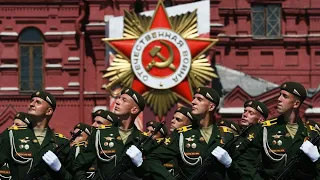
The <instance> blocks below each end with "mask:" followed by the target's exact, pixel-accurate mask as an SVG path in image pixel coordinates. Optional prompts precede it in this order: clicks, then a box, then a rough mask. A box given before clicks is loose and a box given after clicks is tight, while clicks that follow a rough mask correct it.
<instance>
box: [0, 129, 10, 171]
mask: <svg viewBox="0 0 320 180" xmlns="http://www.w3.org/2000/svg"><path fill="white" fill-rule="evenodd" d="M8 157H10V144H9V133H8V130H5V131H3V132H2V133H1V134H0V166H2V165H3V164H4V163H6V162H8Z"/></svg>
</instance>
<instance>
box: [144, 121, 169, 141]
mask: <svg viewBox="0 0 320 180" xmlns="http://www.w3.org/2000/svg"><path fill="white" fill-rule="evenodd" d="M159 125H160V123H159V122H157V121H148V122H147V123H146V132H145V133H146V135H147V136H150V135H151V134H152V133H153V132H154V129H155V128H157V126H159ZM167 135H168V129H167V127H165V126H163V127H162V128H161V129H160V130H159V131H158V132H157V133H156V134H155V135H154V136H153V139H155V140H157V141H161V140H162V139H163V138H165V137H167Z"/></svg>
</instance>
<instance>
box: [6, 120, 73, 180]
mask: <svg viewBox="0 0 320 180" xmlns="http://www.w3.org/2000/svg"><path fill="white" fill-rule="evenodd" d="M68 143H69V142H68V139H67V138H66V137H64V136H63V135H62V134H55V133H54V132H53V131H52V130H51V129H50V128H49V127H48V128H47V131H46V134H45V137H44V139H43V142H42V144H41V145H40V144H39V142H38V139H37V137H36V136H35V133H34V131H33V129H31V128H28V127H18V126H12V127H10V128H8V129H7V130H5V131H4V132H3V134H2V136H1V140H0V144H1V145H0V152H1V153H0V164H3V163H6V162H7V163H8V164H9V168H10V171H11V175H12V178H13V179H14V180H20V179H23V178H24V177H25V176H26V175H27V172H28V170H29V168H30V167H31V166H34V165H35V164H37V162H38V161H41V160H42V156H43V155H44V153H46V152H47V151H48V150H51V151H54V149H55V148H56V147H57V146H61V145H63V144H68ZM58 158H59V160H60V162H61V164H62V167H61V169H60V170H59V171H58V172H54V171H52V170H51V169H50V167H49V166H47V167H46V172H45V174H44V175H42V178H43V179H45V180H51V179H52V180H56V179H65V180H67V179H72V175H71V173H70V172H71V170H70V168H71V165H72V156H71V153H70V148H69V146H66V147H65V148H63V149H62V150H61V151H60V153H59V154H58ZM67 170H69V171H67Z"/></svg>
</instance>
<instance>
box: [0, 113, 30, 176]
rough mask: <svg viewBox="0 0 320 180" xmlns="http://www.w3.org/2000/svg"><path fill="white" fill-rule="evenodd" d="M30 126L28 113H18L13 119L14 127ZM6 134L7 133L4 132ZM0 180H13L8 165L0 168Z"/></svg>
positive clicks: (5, 164)
mask: <svg viewBox="0 0 320 180" xmlns="http://www.w3.org/2000/svg"><path fill="white" fill-rule="evenodd" d="M28 124H30V121H29V119H28V115H27V113H24V112H18V113H17V114H16V115H15V117H14V118H13V125H12V126H23V127H27V125H28ZM4 133H5V132H4ZM0 179H8V180H10V179H11V174H10V168H9V164H8V163H4V165H3V166H2V167H0Z"/></svg>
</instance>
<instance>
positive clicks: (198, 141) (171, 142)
mask: <svg viewBox="0 0 320 180" xmlns="http://www.w3.org/2000/svg"><path fill="white" fill-rule="evenodd" d="M219 101H220V96H219V94H218V93H217V92H216V91H215V90H214V89H212V88H208V87H200V88H198V89H197V91H196V93H195V95H194V99H193V101H192V114H191V113H189V114H188V113H187V116H188V117H191V119H192V121H196V122H198V124H199V127H192V125H188V126H183V127H181V128H178V129H176V130H175V131H174V132H173V133H172V136H171V137H170V138H167V139H166V141H165V143H164V145H163V146H161V147H159V148H157V149H155V150H154V151H153V152H152V153H151V154H150V155H149V156H147V159H146V160H145V161H146V162H145V165H144V166H146V169H147V170H148V171H150V173H151V174H152V175H153V177H154V179H175V178H174V177H173V176H172V175H170V174H169V172H168V171H167V170H166V169H165V168H164V167H163V166H162V164H163V163H166V162H168V161H169V160H171V159H173V158H174V157H176V158H177V161H178V164H179V167H180V169H181V171H180V175H181V179H182V178H184V179H185V178H188V177H190V176H191V175H193V174H194V173H195V172H196V170H197V168H198V167H199V166H201V164H202V161H203V160H204V159H205V158H206V157H208V156H210V155H211V152H212V151H213V150H214V149H215V148H216V147H217V146H218V145H221V144H223V143H225V142H226V141H227V140H228V139H229V138H233V134H232V133H231V130H230V129H229V128H219V127H218V125H217V124H216V122H215V119H214V112H215V110H216V107H217V106H218V105H219ZM193 114H196V116H194V115H193ZM197 117H198V118H197ZM199 120H200V121H199ZM224 130H227V132H224V133H223V132H222V131H224ZM222 134H223V135H222ZM230 159H231V158H230ZM231 162H232V161H228V162H223V164H215V165H212V166H211V167H210V170H208V172H207V173H206V174H205V176H206V177H205V178H208V179H214V178H217V177H218V178H223V177H224V176H225V169H226V168H227V167H229V166H230V165H231Z"/></svg>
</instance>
